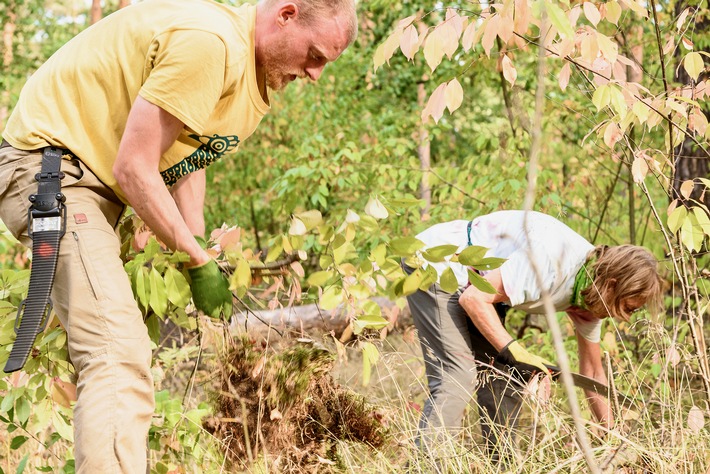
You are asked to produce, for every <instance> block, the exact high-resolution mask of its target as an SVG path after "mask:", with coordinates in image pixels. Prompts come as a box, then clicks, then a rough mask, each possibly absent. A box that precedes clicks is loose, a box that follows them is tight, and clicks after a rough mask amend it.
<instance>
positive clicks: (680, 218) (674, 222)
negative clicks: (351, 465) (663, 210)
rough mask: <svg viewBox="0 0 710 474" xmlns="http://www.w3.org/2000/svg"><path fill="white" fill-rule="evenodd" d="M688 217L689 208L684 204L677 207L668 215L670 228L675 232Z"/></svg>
mask: <svg viewBox="0 0 710 474" xmlns="http://www.w3.org/2000/svg"><path fill="white" fill-rule="evenodd" d="M686 217H688V209H686V207H685V206H683V205H680V206H678V207H676V208H675V209H673V212H671V215H670V216H668V229H669V230H670V231H671V232H673V233H674V234H675V233H676V232H678V229H680V228H681V226H682V225H683V223H684V222H685V218H686Z"/></svg>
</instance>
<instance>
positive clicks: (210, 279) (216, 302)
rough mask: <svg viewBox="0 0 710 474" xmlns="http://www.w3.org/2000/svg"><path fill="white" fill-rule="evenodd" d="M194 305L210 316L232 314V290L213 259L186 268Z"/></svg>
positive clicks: (217, 316)
mask: <svg viewBox="0 0 710 474" xmlns="http://www.w3.org/2000/svg"><path fill="white" fill-rule="evenodd" d="M187 273H188V274H189V275H190V280H191V282H190V288H191V289H192V301H194V303H195V307H196V308H197V309H199V310H200V311H202V312H203V313H205V314H206V315H208V316H210V317H212V318H219V317H220V313H224V315H225V317H227V318H229V317H230V316H232V292H231V291H230V290H229V281H227V277H225V276H224V273H222V271H221V270H220V269H219V265H217V262H215V261H214V260H210V261H208V262H207V263H204V264H202V265H199V266H197V267H190V268H188V269H187Z"/></svg>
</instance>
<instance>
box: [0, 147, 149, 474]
mask: <svg viewBox="0 0 710 474" xmlns="http://www.w3.org/2000/svg"><path fill="white" fill-rule="evenodd" d="M68 158H70V157H69V156H65V159H64V160H63V163H62V171H63V172H64V173H65V178H64V179H63V180H62V192H63V193H64V195H65V196H66V207H67V230H66V234H65V235H64V237H63V238H62V241H61V244H60V250H59V260H58V263H57V272H56V276H55V280H54V288H53V290H52V302H53V303H54V310H55V312H56V313H57V316H58V317H59V319H60V321H61V323H62V325H63V326H64V328H65V329H66V331H67V336H68V346H69V356H70V358H71V362H72V363H73V364H74V367H75V369H76V374H77V403H76V405H75V407H74V444H75V446H74V456H75V461H76V469H77V472H78V473H92V474H93V473H102V474H108V473H131V474H136V473H144V472H145V471H146V465H147V461H146V438H147V434H148V429H149V428H150V423H151V417H152V415H153V411H154V405H155V400H154V395H153V379H152V376H151V372H150V363H151V351H150V340H149V338H148V331H147V328H146V326H145V324H144V323H143V317H142V315H141V312H140V310H139V309H138V306H137V305H136V302H135V300H134V298H133V293H132V291H131V286H130V282H129V280H128V276H127V275H126V273H125V271H124V269H123V263H122V261H121V259H120V254H119V251H120V241H119V238H118V236H117V234H116V232H115V226H116V224H117V223H118V220H119V218H120V216H121V214H122V212H123V209H124V206H123V204H122V203H121V202H120V201H119V200H118V198H117V197H116V195H115V194H114V193H113V192H112V191H111V190H110V189H109V188H107V187H106V186H105V185H104V184H103V183H102V182H101V181H100V180H99V179H98V178H97V177H96V176H95V175H94V174H93V173H92V172H91V171H90V170H89V169H88V168H87V167H86V166H85V165H84V164H83V163H81V162H80V161H79V160H78V159H76V158H73V159H68ZM41 160H42V155H41V152H26V151H20V150H17V149H15V148H12V147H4V148H0V219H2V221H3V222H4V223H5V225H6V226H7V227H8V229H9V230H10V231H11V232H12V234H13V235H14V236H15V237H16V238H17V239H19V240H20V241H21V242H22V243H23V244H24V245H26V246H31V240H30V239H29V237H28V234H27V209H28V207H29V201H28V197H29V195H30V194H32V193H35V192H37V182H36V181H35V179H34V175H35V174H36V173H38V172H39V170H40V167H41Z"/></svg>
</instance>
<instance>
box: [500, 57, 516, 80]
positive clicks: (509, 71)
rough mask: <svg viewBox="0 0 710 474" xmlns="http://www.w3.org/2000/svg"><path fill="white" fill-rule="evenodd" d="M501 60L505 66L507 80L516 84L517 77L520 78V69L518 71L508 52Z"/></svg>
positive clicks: (504, 71) (504, 73)
mask: <svg viewBox="0 0 710 474" xmlns="http://www.w3.org/2000/svg"><path fill="white" fill-rule="evenodd" d="M501 62H502V66H503V77H504V78H505V80H506V81H508V82H510V85H514V84H515V79H517V78H518V71H516V69H515V66H513V62H512V61H511V60H510V58H509V57H508V55H507V54H504V55H503V58H502V60H501Z"/></svg>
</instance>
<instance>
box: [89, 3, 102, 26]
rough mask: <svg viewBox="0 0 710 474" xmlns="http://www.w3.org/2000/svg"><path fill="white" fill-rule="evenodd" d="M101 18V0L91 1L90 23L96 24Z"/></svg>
mask: <svg viewBox="0 0 710 474" xmlns="http://www.w3.org/2000/svg"><path fill="white" fill-rule="evenodd" d="M100 19H101V0H92V1H91V18H90V21H91V23H90V24H92V25H93V24H94V23H96V22H97V21H99V20H100Z"/></svg>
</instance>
